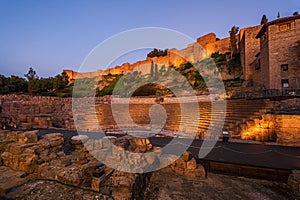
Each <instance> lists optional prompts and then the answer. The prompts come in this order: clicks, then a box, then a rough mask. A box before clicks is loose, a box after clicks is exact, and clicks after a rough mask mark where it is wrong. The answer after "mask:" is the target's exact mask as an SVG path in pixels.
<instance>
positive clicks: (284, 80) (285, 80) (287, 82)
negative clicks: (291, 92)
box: [281, 79, 289, 88]
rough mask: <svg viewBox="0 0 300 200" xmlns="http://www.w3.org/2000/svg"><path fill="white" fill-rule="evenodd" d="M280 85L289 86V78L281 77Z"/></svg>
mask: <svg viewBox="0 0 300 200" xmlns="http://www.w3.org/2000/svg"><path fill="white" fill-rule="evenodd" d="M281 85H282V87H283V88H288V87H289V79H282V80H281Z"/></svg>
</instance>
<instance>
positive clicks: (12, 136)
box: [6, 131, 19, 142]
mask: <svg viewBox="0 0 300 200" xmlns="http://www.w3.org/2000/svg"><path fill="white" fill-rule="evenodd" d="M6 140H8V141H14V142H18V141H19V132H16V131H13V132H8V133H7V135H6Z"/></svg>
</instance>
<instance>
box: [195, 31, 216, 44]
mask: <svg viewBox="0 0 300 200" xmlns="http://www.w3.org/2000/svg"><path fill="white" fill-rule="evenodd" d="M216 40H217V37H216V34H214V33H209V34H206V35H204V36H202V37H199V38H197V42H198V43H199V44H200V45H201V46H203V47H204V46H206V45H207V44H209V43H214V42H216Z"/></svg>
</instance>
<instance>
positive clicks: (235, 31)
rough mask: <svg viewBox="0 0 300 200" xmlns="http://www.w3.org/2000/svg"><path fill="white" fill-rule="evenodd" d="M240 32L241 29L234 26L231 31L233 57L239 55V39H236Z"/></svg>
mask: <svg viewBox="0 0 300 200" xmlns="http://www.w3.org/2000/svg"><path fill="white" fill-rule="evenodd" d="M238 31H239V27H236V26H233V27H232V28H231V30H230V31H229V34H230V49H231V56H233V55H236V54H237V53H238V49H237V39H236V34H237V33H238Z"/></svg>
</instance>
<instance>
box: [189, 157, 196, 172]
mask: <svg viewBox="0 0 300 200" xmlns="http://www.w3.org/2000/svg"><path fill="white" fill-rule="evenodd" d="M186 165H187V166H186V168H187V169H190V170H194V169H196V168H197V162H196V159H195V158H192V159H191V160H189V161H188V162H187V163H186Z"/></svg>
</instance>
